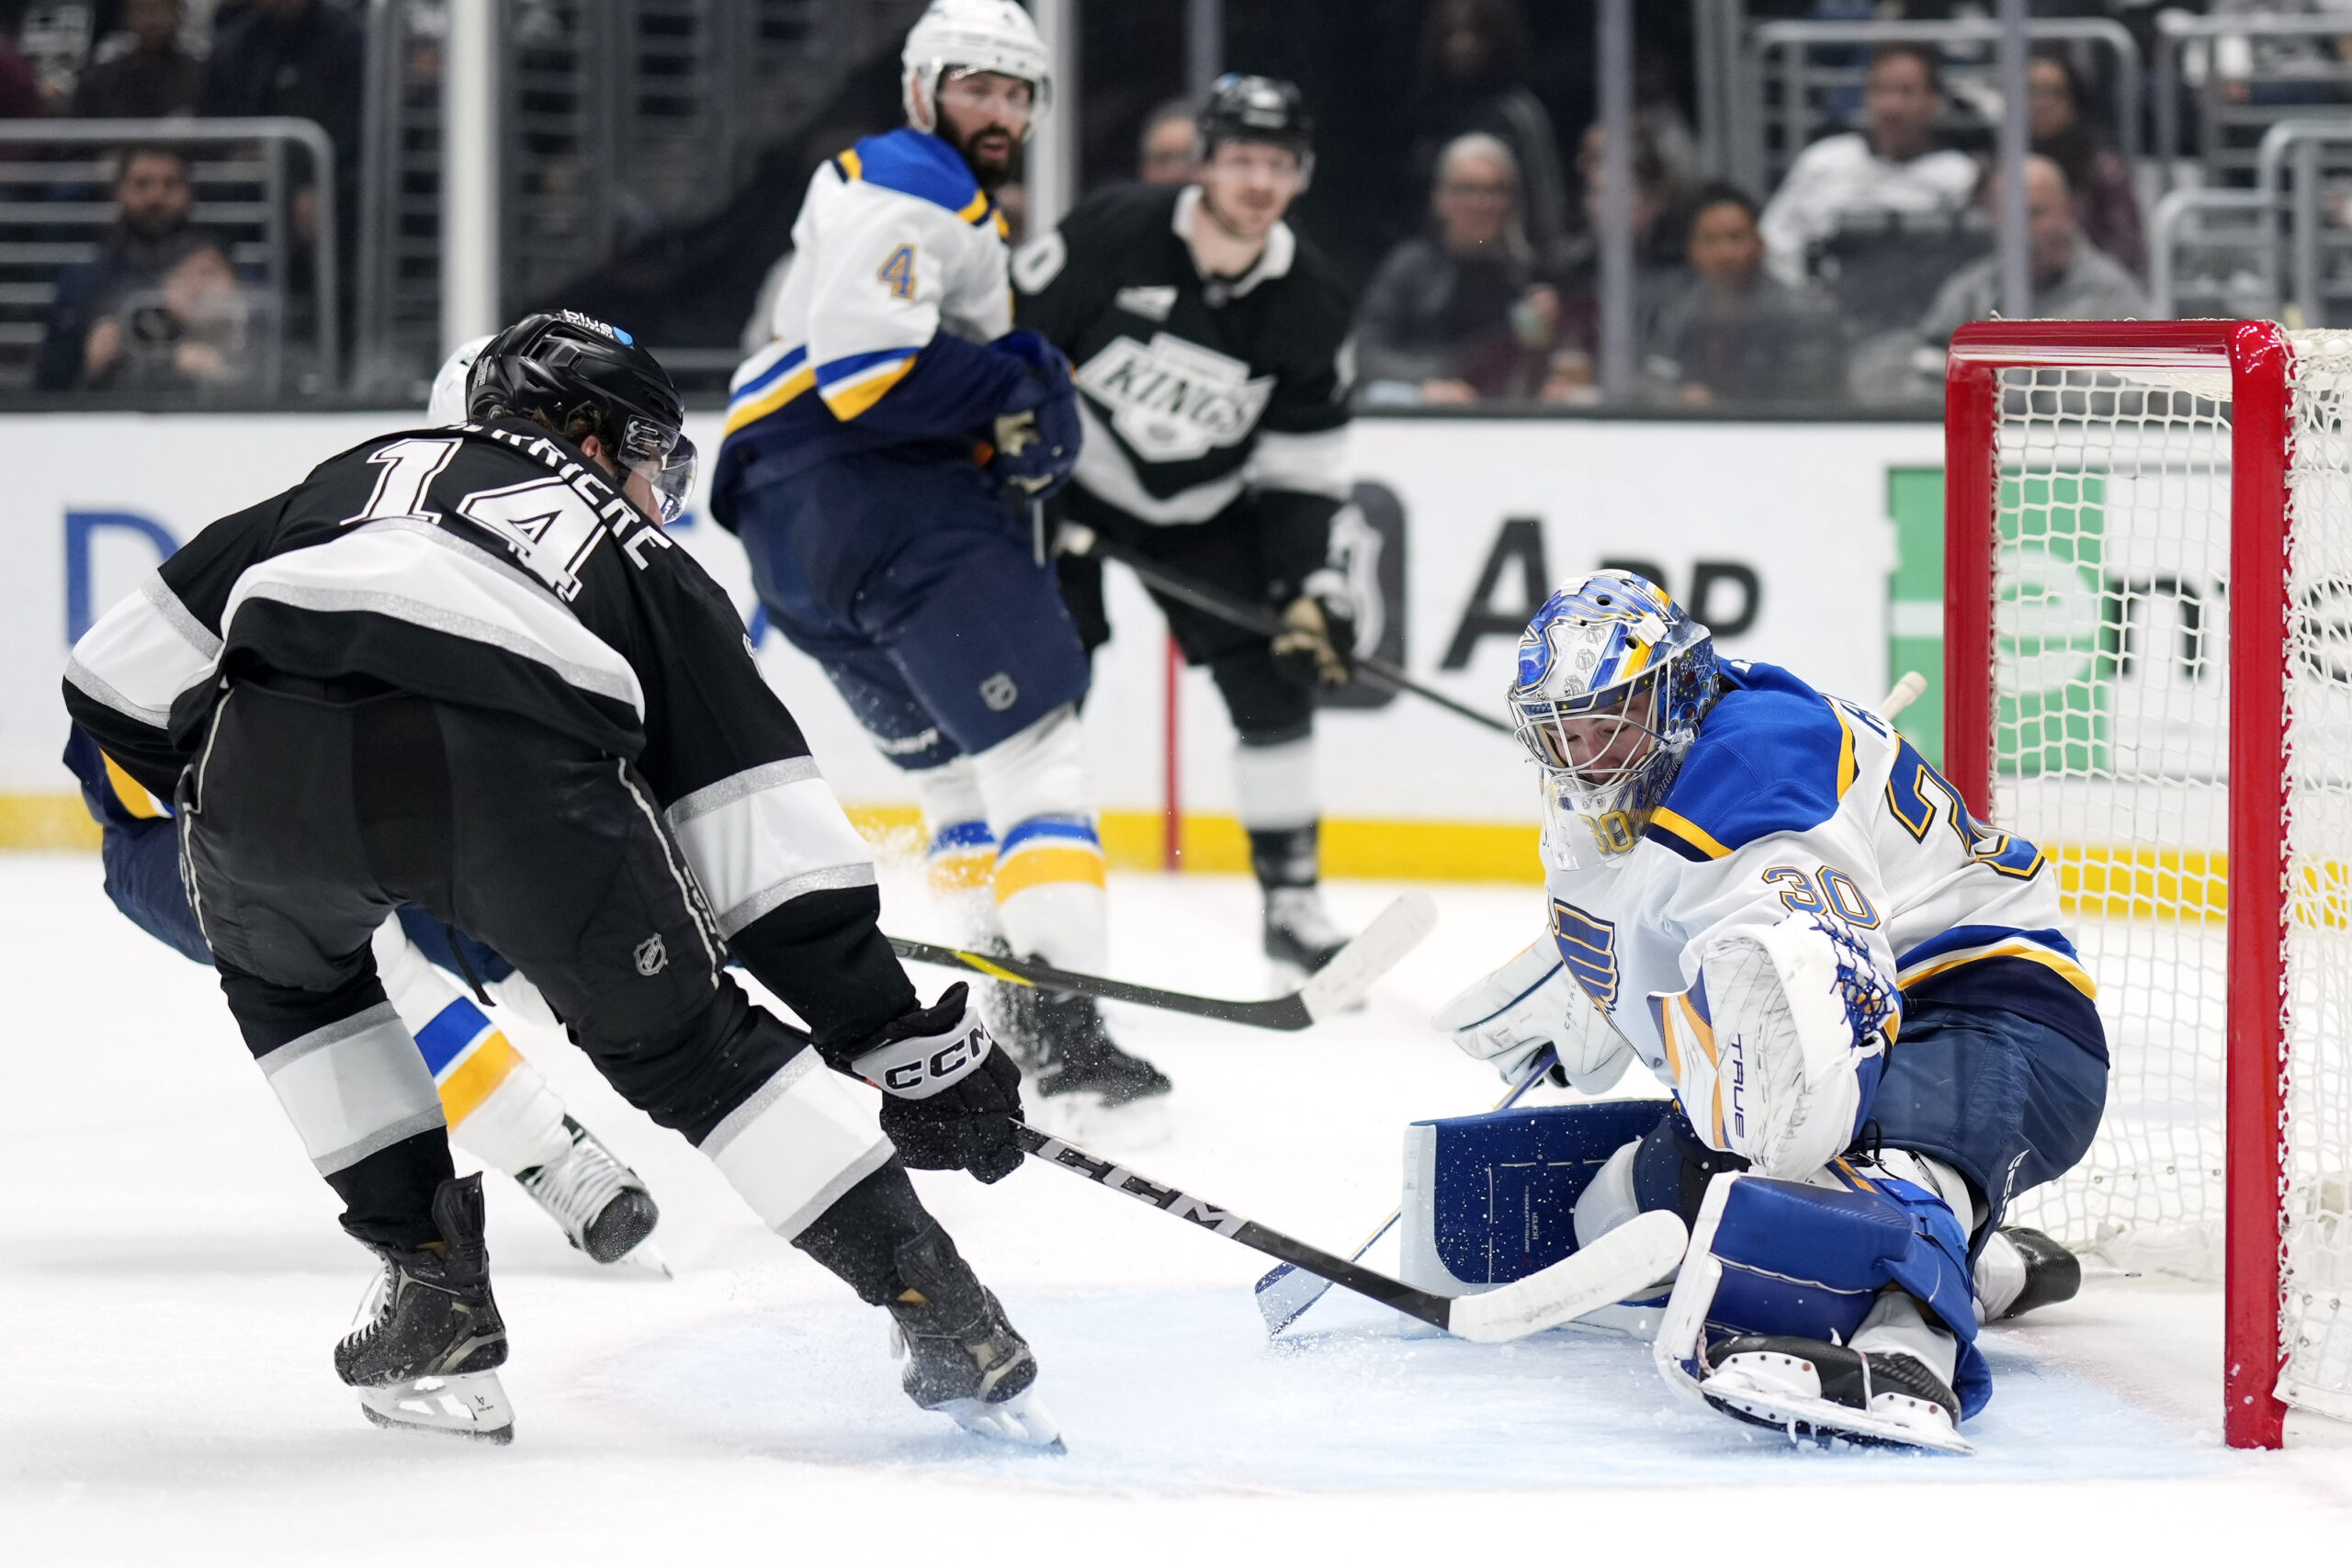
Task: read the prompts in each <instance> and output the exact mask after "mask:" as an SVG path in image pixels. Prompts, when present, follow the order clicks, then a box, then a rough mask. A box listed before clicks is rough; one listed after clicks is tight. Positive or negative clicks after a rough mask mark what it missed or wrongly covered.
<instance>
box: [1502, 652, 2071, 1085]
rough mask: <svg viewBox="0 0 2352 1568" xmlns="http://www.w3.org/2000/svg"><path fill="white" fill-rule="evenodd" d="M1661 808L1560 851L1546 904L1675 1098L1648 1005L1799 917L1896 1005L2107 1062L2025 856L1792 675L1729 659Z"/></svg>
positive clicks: (1564, 824)
mask: <svg viewBox="0 0 2352 1568" xmlns="http://www.w3.org/2000/svg"><path fill="white" fill-rule="evenodd" d="M1723 685H1724V691H1723V694H1722V696H1721V697H1720V698H1718V699H1717V701H1716V703H1715V705H1714V706H1713V708H1711V709H1710V710H1709V711H1708V713H1707V716H1706V717H1705V719H1704V720H1703V721H1702V724H1701V726H1700V730H1699V738H1698V739H1697V740H1696V741H1694V742H1693V743H1692V744H1691V750H1690V751H1689V752H1688V753H1687V754H1686V756H1685V757H1684V759H1683V762H1682V766H1681V769H1680V771H1679V773H1677V774H1676V776H1675V780H1674V784H1673V785H1672V787H1671V789H1670V790H1669V791H1668V795H1667V797H1666V800H1665V803H1664V804H1663V805H1662V806H1660V807H1657V808H1656V809H1655V810H1654V811H1653V812H1652V814H1651V816H1650V818H1649V820H1648V823H1647V825H1646V826H1645V829H1643V832H1642V836H1641V838H1640V840H1638V841H1637V842H1636V843H1635V844H1634V848H1633V849H1632V850H1630V851H1628V852H1624V853H1622V854H1618V855H1614V856H1607V857H1603V856H1600V855H1597V854H1596V853H1594V852H1593V850H1592V847H1591V846H1590V845H1584V846H1573V848H1576V849H1577V853H1576V854H1575V855H1574V856H1573V858H1574V859H1576V860H1577V861H1579V862H1581V863H1580V864H1577V865H1575V866H1573V867H1570V866H1567V865H1566V862H1567V861H1568V860H1569V859H1570V858H1571V856H1570V855H1569V854H1568V853H1566V852H1565V851H1566V850H1567V849H1569V848H1571V847H1572V846H1565V845H1562V844H1560V843H1559V842H1557V841H1556V840H1554V839H1553V838H1552V837H1551V834H1553V833H1555V832H1559V831H1577V832H1581V831H1584V830H1585V827H1584V825H1583V824H1582V823H1581V822H1579V821H1578V820H1577V818H1565V817H1564V818H1559V819H1557V822H1556V824H1555V827H1553V828H1551V829H1547V832H1546V839H1545V842H1544V863H1545V873H1546V874H1545V889H1546V892H1547V893H1548V895H1549V900H1550V904H1551V919H1552V930H1553V934H1554V936H1555V940H1556V942H1557V944H1558V947H1559V951H1560V955H1561V957H1562V959H1563V960H1564V961H1565V962H1566V965H1567V969H1568V973H1569V974H1570V975H1571V976H1574V977H1575V979H1576V980H1577V983H1578V984H1579V985H1580V986H1581V987H1583V988H1584V990H1585V992H1586V994H1587V995H1589V997H1591V998H1592V999H1593V1001H1594V1002H1595V1003H1596V1004H1598V1005H1599V1007H1600V1009H1601V1010H1602V1011H1603V1012H1604V1013H1606V1014H1607V1015H1608V1017H1609V1019H1610V1021H1611V1022H1612V1023H1613V1024H1614V1025H1615V1026H1616V1029H1617V1032H1619V1033H1620V1034H1621V1035H1623V1037H1624V1038H1625V1039H1626V1040H1627V1041H1629V1042H1630V1043H1632V1044H1633V1046H1634V1050H1635V1051H1636V1052H1637V1053H1638V1054H1639V1055H1640V1056H1641V1057H1642V1059H1643V1060H1644V1061H1645V1062H1646V1063H1647V1064H1648V1065H1649V1066H1650V1068H1651V1070H1652V1071H1653V1072H1655V1073H1657V1075H1658V1077H1660V1078H1661V1079H1662V1080H1663V1081H1665V1082H1666V1083H1668V1085H1669V1086H1670V1085H1671V1084H1672V1083H1673V1074H1672V1073H1671V1071H1670V1070H1669V1069H1668V1066H1667V1058H1666V1048H1665V1043H1664V1041H1663V1039H1662V1038H1661V1027H1660V1020H1659V1017H1658V1014H1657V1003H1656V1002H1654V1001H1653V1000H1652V998H1654V997H1663V996H1665V995H1667V994H1668V993H1672V992H1677V991H1681V990H1683V989H1685V988H1687V987H1690V986H1691V985H1692V984H1693V983H1695V982H1696V981H1697V980H1698V978H1699V955H1700V953H1702V951H1703V950H1704V949H1705V948H1707V947H1708V946H1710V945H1712V944H1713V942H1716V941H1717V940H1719V939H1720V938H1722V937H1724V936H1726V935H1729V934H1731V933H1733V932H1736V931H1742V930H1757V929H1760V928H1762V927H1765V926H1769V925H1771V924H1773V923H1775V922H1776V921H1779V920H1781V919H1786V918H1787V917H1788V916H1790V915H1791V914H1792V913H1793V914H1802V915H1807V916H1811V917H1814V918H1815V919H1832V920H1837V921H1838V922H1840V923H1842V924H1843V925H1844V926H1846V927H1847V928H1849V930H1850V931H1852V932H1853V934H1854V935H1855V936H1856V937H1857V938H1859V939H1860V941H1861V942H1863V943H1864V944H1866V945H1867V946H1868V947H1869V949H1870V950H1871V953H1872V955H1873V956H1874V957H1875V958H1876V959H1877V960H1878V962H1879V964H1881V965H1882V967H1883V969H1884V971H1885V972H1886V973H1888V974H1891V975H1893V976H1895V979H1896V981H1897V983H1898V984H1899V985H1900V986H1901V987H1902V990H1903V997H1904V1001H1905V1006H1906V1007H1907V1006H1911V1005H1916V1004H1917V1003H1921V1002H1926V1001H1938V1002H1950V1003H1956V1004H1960V1005H1965V1006H1978V1007H1987V1008H2000V1009H2005V1010H2008V1011H2011V1012H2017V1013H2023V1014H2026V1015H2028V1016H2030V1017H2032V1018H2035V1019H2037V1020H2039V1021H2041V1022H2044V1023H2046V1024H2048V1025H2049V1026H2050V1027H2051V1028H2052V1029H2054V1030H2056V1031H2058V1032H2060V1033H2063V1034H2064V1035H2066V1036H2067V1037H2068V1038H2070V1039H2072V1040H2074V1041H2075V1042H2076V1043H2079V1044H2080V1045H2082V1046H2083V1047H2084V1048H2085V1049H2086V1050H2087V1051H2089V1052H2091V1053H2092V1054H2093V1055H2096V1056H2098V1058H2099V1059H2100V1060H2101V1061H2104V1060H2106V1056H2107V1050H2106V1042H2105V1036H2104V1033H2103V1032H2102V1030H2101V1026H2100V1024H2099V1021H2098V1013H2097V1011H2096V1010H2095V1009H2094V1008H2093V1006H2092V998H2093V996H2094V987H2093V986H2092V982H2091V979H2090V976H2088V975H2087V974H2086V973H2085V972H2084V970H2083V968H2082V966H2081V964H2079V963H2077V962H2076V959H2075V947H2074V943H2073V942H2071V941H2069V940H2068V937H2067V935H2066V932H2065V931H2064V927H2063V924H2062V919H2061V916H2060V912H2059V902H2058V886H2057V880H2056V877H2055V874H2053V873H2052V870H2051V867H2050V864H2049V862H2048V860H2047V859H2046V858H2045V857H2044V856H2043V854H2042V852H2041V850H2040V849H2039V848H2037V847H2036V846H2035V845H2033V844H2030V843H2029V842H2027V841H2026V840H2023V839H2020V838H2018V837H2016V836H2015V835H2013V834H2009V833H2005V832H2002V831H2001V830H2000V829H1998V828H1996V827H1994V826H1993V825H1991V824H1989V823H1985V822H1981V821H1978V820H1977V819H1976V818H1973V817H1972V816H1971V815H1970V814H1969V812H1968V810H1967V808H1966V807H1964V806H1963V805H1962V802H1961V798H1960V793H1959V791H1957V790H1956V789H1954V788H1953V787H1952V786H1951V784H1949V783H1947V782H1946V781H1945V779H1944V777H1943V775H1942V774H1941V773H1938V772H1937V771H1936V770H1935V769H1934V768H1932V767H1930V766H1929V765H1928V762H1927V760H1926V759H1925V758H1923V757H1921V756H1920V755H1919V753H1918V751H1917V750H1916V749H1915V748H1914V747H1913V746H1912V745H1911V743H1910V742H1909V741H1908V740H1905V739H1903V738H1902V736H1900V735H1899V734H1897V733H1896V732H1895V731H1894V728H1893V727H1892V726H1891V725H1889V724H1888V723H1887V722H1886V721H1885V720H1884V719H1882V718H1880V717H1879V716H1877V715H1876V714H1874V713H1872V712H1871V710H1870V709H1868V708H1866V707H1863V706H1861V705H1858V704H1855V703H1850V702H1847V701H1844V700H1842V699H1839V698H1835V697H1828V696H1825V695H1823V694H1821V693H1819V692H1816V691H1815V690H1814V689H1813V688H1812V687H1810V686H1808V685H1806V684H1805V683H1804V682H1803V681H1800V680H1798V679H1797V678H1796V677H1795V676H1794V675H1792V674H1791V673H1789V672H1788V671H1785V670H1781V669H1778V668H1776V667H1774V666H1772V665H1770V664H1756V663H1746V662H1742V661H1739V660H1724V665H1723Z"/></svg>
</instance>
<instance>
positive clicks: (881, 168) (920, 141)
mask: <svg viewBox="0 0 2352 1568" xmlns="http://www.w3.org/2000/svg"><path fill="white" fill-rule="evenodd" d="M832 165H833V171H834V173H836V174H838V175H841V177H842V182H843V183H844V184H857V183H861V182H862V183H864V184H865V185H870V186H878V187H879V188H881V189H883V190H889V191H896V192H898V193H899V195H900V196H911V197H915V198H916V199H917V200H919V201H928V202H930V203H931V204H932V205H933V206H934V207H944V208H945V209H947V210H948V211H950V212H952V213H954V214H955V215H956V217H958V218H960V219H962V220H964V221H965V222H967V223H969V224H972V225H974V226H975V227H977V226H978V225H979V224H982V223H985V222H989V220H997V222H998V230H999V232H1000V233H1001V232H1002V231H1003V229H1002V220H1001V218H1000V217H999V215H998V213H997V208H996V203H995V202H994V201H992V200H990V199H989V194H988V192H986V191H984V190H982V189H981V188H980V185H979V181H978V180H976V179H974V178H973V177H972V171H971V168H970V166H969V165H968V164H966V163H965V162H964V157H963V154H962V153H960V152H956V149H955V148H953V147H950V146H949V145H948V144H947V143H946V142H945V141H944V140H942V139H941V138H939V137H936V136H933V135H932V134H931V133H930V132H929V131H926V130H915V129H914V128H913V127H912V126H901V127H899V129H898V130H892V131H886V132H884V133H883V134H882V135H880V136H867V137H862V138H860V139H859V140H858V141H857V143H856V144H855V145H854V146H852V147H851V148H849V149H848V150H847V151H846V152H840V153H836V154H835V155H834V157H833V159H832Z"/></svg>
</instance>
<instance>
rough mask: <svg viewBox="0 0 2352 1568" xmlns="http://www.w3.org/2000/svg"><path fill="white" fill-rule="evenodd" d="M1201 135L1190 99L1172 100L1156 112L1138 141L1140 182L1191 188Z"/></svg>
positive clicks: (1148, 120) (1138, 173)
mask: <svg viewBox="0 0 2352 1568" xmlns="http://www.w3.org/2000/svg"><path fill="white" fill-rule="evenodd" d="M1198 135H1199V131H1198V130H1197V129H1196V128H1195V126H1194V124H1193V101H1192V100H1191V99H1190V98H1170V99H1169V100H1168V101H1167V102H1166V103H1164V104H1162V105H1160V106H1159V107H1158V108H1156V109H1154V110H1152V111H1151V116H1150V118H1148V119H1146V120H1145V121H1144V122H1143V135H1142V136H1141V137H1139V138H1137V139H1136V178H1137V179H1139V180H1141V181H1142V182H1143V183H1144V184H1146V185H1150V186H1181V185H1189V184H1191V183H1192V179H1193V141H1195V139H1196V138H1197V137H1198Z"/></svg>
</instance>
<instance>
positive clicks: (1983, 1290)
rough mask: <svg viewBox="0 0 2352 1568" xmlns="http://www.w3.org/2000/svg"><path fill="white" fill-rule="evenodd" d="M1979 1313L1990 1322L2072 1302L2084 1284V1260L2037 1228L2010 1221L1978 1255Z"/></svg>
mask: <svg viewBox="0 0 2352 1568" xmlns="http://www.w3.org/2000/svg"><path fill="white" fill-rule="evenodd" d="M1975 1285H1976V1311H1977V1315H1978V1316H1979V1317H1980V1318H1982V1319H1983V1320H1984V1321H1985V1322H1986V1323H1993V1322H1996V1321H1998V1320H2000V1319H2003V1318H2010V1317H2017V1316H2019V1315H2021V1314H2025V1313H2029V1312H2031V1311H2032V1310H2033V1309H2034V1308H2036V1307H2042V1306H2050V1305H2052V1304H2053V1303H2058V1302H2070V1301H2073V1300H2074V1299H2075V1292H2077V1291H2080V1290H2081V1289H2082V1288H2083V1261H2082V1259H2081V1258H2076V1257H2075V1255H2074V1254H2073V1253H2071V1252H2069V1251H2067V1250H2066V1249H2065V1247H2062V1246H2060V1245H2059V1244H2058V1243H2057V1242H2055V1241H2052V1239H2051V1238H2050V1237H2048V1236H2046V1235H2042V1234H2041V1232H2040V1231H2038V1230H2030V1229H2029V1228H2027V1227H2026V1226H2024V1225H2005V1226H2003V1227H2002V1228H2001V1229H1999V1230H1997V1231H1996V1232H1994V1233H1993V1235H1991V1236H1989V1237H1987V1238H1986V1240H1985V1247H1984V1249H1983V1250H1982V1251H1980V1252H1979V1253H1978V1254H1977V1255H1976V1269H1975Z"/></svg>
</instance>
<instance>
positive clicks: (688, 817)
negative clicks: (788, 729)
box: [665, 757, 875, 937]
mask: <svg viewBox="0 0 2352 1568" xmlns="http://www.w3.org/2000/svg"><path fill="white" fill-rule="evenodd" d="M665 816H666V818H667V820H668V822H669V824H670V830H671V831H672V832H673V833H674V834H676V835H677V838H678V844H679V847H680V848H682V849H684V851H685V854H686V863H687V864H688V865H690V866H692V867H693V868H694V874H695V880H696V881H698V882H699V883H701V884H702V888H703V892H704V895H705V896H706V897H708V898H709V900H710V906H711V908H712V909H713V910H714V911H716V912H717V915H718V931H719V934H720V935H721V936H727V937H731V936H733V935H734V934H735V933H736V932H738V931H741V930H742V929H743V928H744V927H746V926H748V925H750V924H751V923H752V921H754V920H756V919H759V918H760V917H761V916H763V915H764V914H767V913H768V912H769V911H770V910H772V909H776V908H781V907H783V906H784V905H786V904H788V903H790V902H791V901H792V900H793V899H795V898H797V897H802V896H803V895H805V894H809V893H815V892H820V891H823V890H826V889H830V888H841V887H870V886H874V881H875V877H874V856H873V853H872V852H871V851H869V850H868V849H867V848H866V847H865V840H863V839H861V838H859V837H858V836H857V829H855V828H853V827H851V826H850V820H849V817H848V816H847V814H846V813H844V812H843V811H842V808H841V804H840V802H838V801H836V800H835V799H834V798H833V791H832V787H831V785H830V784H826V783H825V781H824V780H823V779H822V778H820V777H819V776H818V774H817V771H816V766H815V764H814V763H813V762H811V761H809V759H807V758H805V757H803V758H794V759H790V760H787V761H781V762H770V763H767V764H765V765H764V766H762V767H758V768H753V769H750V770H747V771H746V772H744V773H738V774H736V775H735V776H734V777H732V778H729V779H721V780H720V781H719V782H718V783H717V784H709V785H706V786H705V787H704V788H702V789H698V790H696V791H695V793H694V794H692V795H687V796H685V797H684V799H682V800H680V801H678V802H677V803H676V804H675V805H673V806H672V807H670V809H669V811H668V812H667V813H666V814H665Z"/></svg>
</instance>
